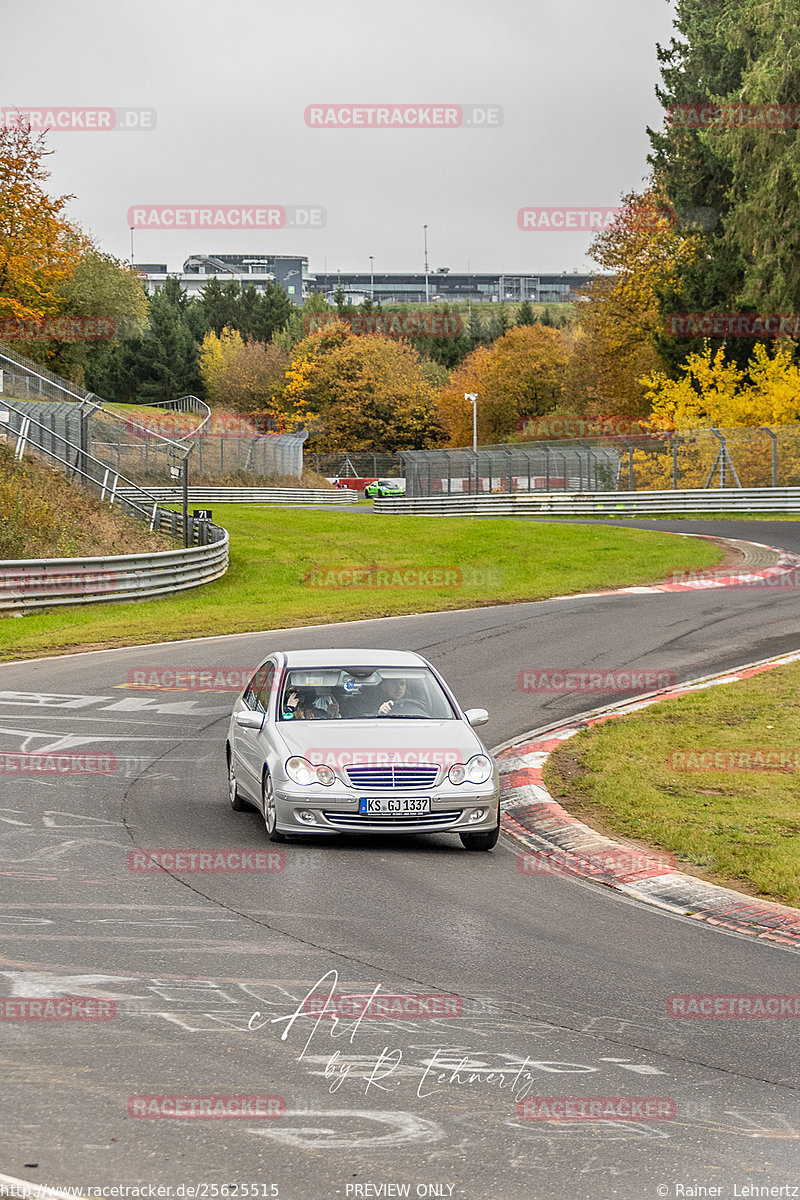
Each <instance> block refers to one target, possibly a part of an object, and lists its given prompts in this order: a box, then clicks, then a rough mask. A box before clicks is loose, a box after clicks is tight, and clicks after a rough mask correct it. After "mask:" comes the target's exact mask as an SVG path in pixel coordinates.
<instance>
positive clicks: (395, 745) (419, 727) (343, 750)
mask: <svg viewBox="0 0 800 1200" xmlns="http://www.w3.org/2000/svg"><path fill="white" fill-rule="evenodd" d="M278 730H279V732H280V736H281V738H282V740H283V741H284V742H285V744H286V748H287V751H288V754H289V755H292V754H298V755H300V756H301V757H302V758H308V759H309V761H311V762H315V761H316V762H327V763H329V764H330V765H331V766H333V767H334V768H335V767H336V766H349V765H353V764H354V763H367V762H369V761H370V759H371V758H372V759H373V761H376V762H381V761H384V762H385V761H387V759H386V757H385V756H387V755H389V756H392V755H399V756H400V757H401V759H402V758H407V759H408V761H409V763H410V764H412V765H417V764H418V763H423V762H431V763H439V764H445V765H447V766H451V765H452V764H453V763H454V762H465V761H466V760H467V759H469V758H471V757H472V756H473V754H480V753H485V750H484V747H483V745H482V743H481V741H480V739H479V738H478V736H477V734H476V733H475V732H474V731H473V730H472V728H471V727H470V726H469V725H467V723H466V722H465V721H425V720H421V721H412V720H403V719H402V718H400V717H385V718H375V719H373V720H366V721H281V722H280V723H279V724H278ZM355 756H358V757H357V758H356V757H355ZM415 756H416V757H415Z"/></svg>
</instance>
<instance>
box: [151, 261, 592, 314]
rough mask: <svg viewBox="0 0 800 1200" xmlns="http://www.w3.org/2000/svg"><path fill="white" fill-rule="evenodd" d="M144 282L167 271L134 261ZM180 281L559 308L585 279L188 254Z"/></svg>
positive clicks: (297, 297)
mask: <svg viewBox="0 0 800 1200" xmlns="http://www.w3.org/2000/svg"><path fill="white" fill-rule="evenodd" d="M134 270H135V271H138V272H139V274H140V275H141V276H142V278H143V279H144V282H145V287H146V288H147V292H148V294H149V295H152V294H153V292H154V291H156V290H157V289H158V288H159V287H163V285H164V283H165V281H166V280H167V279H168V278H169V276H170V272H168V271H167V268H166V266H165V265H163V264H160V263H138V264H136V265H135V266H134ZM172 274H175V275H176V277H177V278H178V279H179V280H180V282H181V286H182V288H183V289H184V291H185V292H186V293H187V295H189V296H190V297H191V296H199V295H200V293H201V292H202V290H203V288H204V287H205V285H206V284H207V283H208V280H209V278H210V277H211V276H215V277H216V278H217V279H218V280H219V281H220V283H221V284H225V283H228V282H230V281H231V280H237V281H238V282H239V283H240V284H241V285H242V286H243V287H248V286H250V287H254V288H255V289H256V291H263V290H264V288H265V287H266V285H267V283H277V284H279V286H280V287H282V288H283V290H284V291H285V293H286V295H287V296H288V298H289V299H290V300H291V301H292V303H293V304H302V302H303V300H304V299H305V298H306V296H307V295H308V294H309V293H310V292H320V293H321V294H322V295H323V296H324V297H325V299H326V300H327V301H328V303H329V304H330V303H332V301H333V298H334V295H335V293H336V292H337V291H338V290H339V288H341V289H342V291H343V292H344V294H345V298H346V300H347V303H348V304H361V303H362V302H363V301H364V300H365V299H367V298H368V297H371V298H372V299H374V300H375V301H380V302H381V303H382V304H424V303H425V300H426V299H428V300H430V302H431V303H440V304H441V303H443V302H446V301H450V302H451V303H457V302H459V301H466V300H471V301H473V302H476V303H477V302H480V301H484V302H486V301H489V302H494V303H499V302H503V301H506V302H509V303H512V304H518V303H520V301H522V300H530V301H532V302H533V303H535V304H561V303H566V302H568V301H570V300H572V299H573V298H574V297H575V295H576V293H577V292H578V291H579V289H580V288H582V287H584V285H585V284H587V283H588V282H589V280H590V279H591V276H590V275H580V274H579V273H578V272H577V271H573V272H572V274H567V273H566V272H562V273H561V274H559V275H533V274H530V273H525V274H512V273H508V272H499V273H488V274H486V273H483V274H476V273H472V272H469V273H466V274H453V273H451V272H450V271H449V269H448V268H447V267H441V268H440V269H439V270H438V271H431V272H430V274H429V275H428V276H427V287H426V276H425V275H424V274H422V273H421V272H419V273H417V272H389V273H385V272H382V273H381V274H376V275H370V274H369V272H358V271H356V272H352V271H331V272H319V271H318V272H316V273H311V272H309V269H308V259H307V258H305V257H303V258H300V257H293V256H291V255H288V254H193V255H191V257H189V258H187V260H186V262H185V263H184V264H183V270H182V271H181V272H172Z"/></svg>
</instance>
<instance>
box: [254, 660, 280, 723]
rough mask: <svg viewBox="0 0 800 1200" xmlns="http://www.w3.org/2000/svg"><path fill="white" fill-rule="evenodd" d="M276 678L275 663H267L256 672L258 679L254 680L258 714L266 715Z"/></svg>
mask: <svg viewBox="0 0 800 1200" xmlns="http://www.w3.org/2000/svg"><path fill="white" fill-rule="evenodd" d="M274 678H275V665H274V663H266V664H265V665H264V666H263V667H261V668H260V669H259V670H258V671H257V672H256V678H255V679H254V680H253V683H254V691H255V710H256V712H263V713H266V711H267V710H268V708H269V698H270V695H271V693H272V681H273V679H274Z"/></svg>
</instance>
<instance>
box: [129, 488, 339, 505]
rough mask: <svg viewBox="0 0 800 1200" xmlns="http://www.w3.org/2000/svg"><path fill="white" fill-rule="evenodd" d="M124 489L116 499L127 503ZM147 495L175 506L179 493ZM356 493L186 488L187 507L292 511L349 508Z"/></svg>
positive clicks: (151, 490)
mask: <svg viewBox="0 0 800 1200" xmlns="http://www.w3.org/2000/svg"><path fill="white" fill-rule="evenodd" d="M128 490H129V489H128V488H125V487H120V488H117V495H118V496H120V497H121V498H122V499H123V500H126V499H128ZM147 492H148V495H150V496H152V498H153V499H154V500H157V501H159V502H160V503H161V504H179V503H180V501H181V495H182V493H181V489H180V488H169V487H148V489H147ZM358 499H359V493H358V492H355V491H353V490H352V489H351V488H331V489H330V491H327V490H326V489H324V488H320V489H316V490H315V489H313V488H259V487H213V486H211V487H190V488H189V503H190V504H214V503H216V504H279V505H283V506H289V507H294V506H295V505H307V504H352V503H353V502H354V501H355V500H358Z"/></svg>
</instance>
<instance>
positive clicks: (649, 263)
mask: <svg viewBox="0 0 800 1200" xmlns="http://www.w3.org/2000/svg"><path fill="white" fill-rule="evenodd" d="M589 253H590V255H591V257H592V258H593V260H594V261H595V262H596V263H597V265H598V267H599V268H600V270H601V271H602V272H603V274H599V275H597V276H595V278H594V279H593V280H592V281H591V283H590V284H589V286H588V287H587V288H586V289H585V290H584V293H583V296H582V297H581V298H580V299H579V300H578V302H577V303H578V308H579V325H580V332H579V334H578V335H577V337H576V341H575V354H574V355H573V358H572V362H571V364H570V370H569V375H568V379H567V383H566V387H565V395H566V398H567V400H568V401H569V402H571V403H572V404H573V405H575V406H580V404H581V403H584V404H586V406H587V412H588V414H589V415H590V416H592V417H595V418H597V417H599V418H609V417H611V418H616V417H624V418H632V419H638V418H640V417H642V416H646V414H647V411H648V402H647V398H646V396H645V391H644V386H643V385H642V383H641V379H642V377H643V376H644V375H646V374H652V373H653V372H654V371H658V370H662V369H663V368H664V366H665V362H664V359H663V358H662V356H661V355H660V353H659V351H658V348H657V342H658V339H659V337H660V335H661V332H662V330H663V317H662V313H661V295H662V293H663V292H664V291H665V290H666V289H667V288H669V287H670V286H671V285H672V284H673V283H674V280H675V278H676V274H677V271H678V269H679V267H680V265H681V264H683V263H684V262H687V261H692V260H693V259H694V257H695V256H696V254H697V253H698V250H697V246H696V244H695V241H694V237H693V236H692V235H687V234H686V233H685V232H683V231H681V230H680V229H678V228H676V221H675V216H674V213H673V212H672V210H671V209H670V207H669V206H668V205H666V203H665V202H664V199H663V197H662V196H661V195H660V194H659V192H658V191H657V190H656V189H651V190H649V191H647V192H645V193H644V194H638V193H635V192H631V193H630V194H628V195H627V196H625V197H624V198H623V202H622V206H621V210H620V212H619V214H618V216H617V219H616V221H615V222H614V224H613V225H612V226H611V227H610V228H609V229H607V230H605V231H604V232H602V233H599V234H598V235H597V237H596V238H595V239H594V241H593V242H592V245H591V247H590V251H589Z"/></svg>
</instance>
